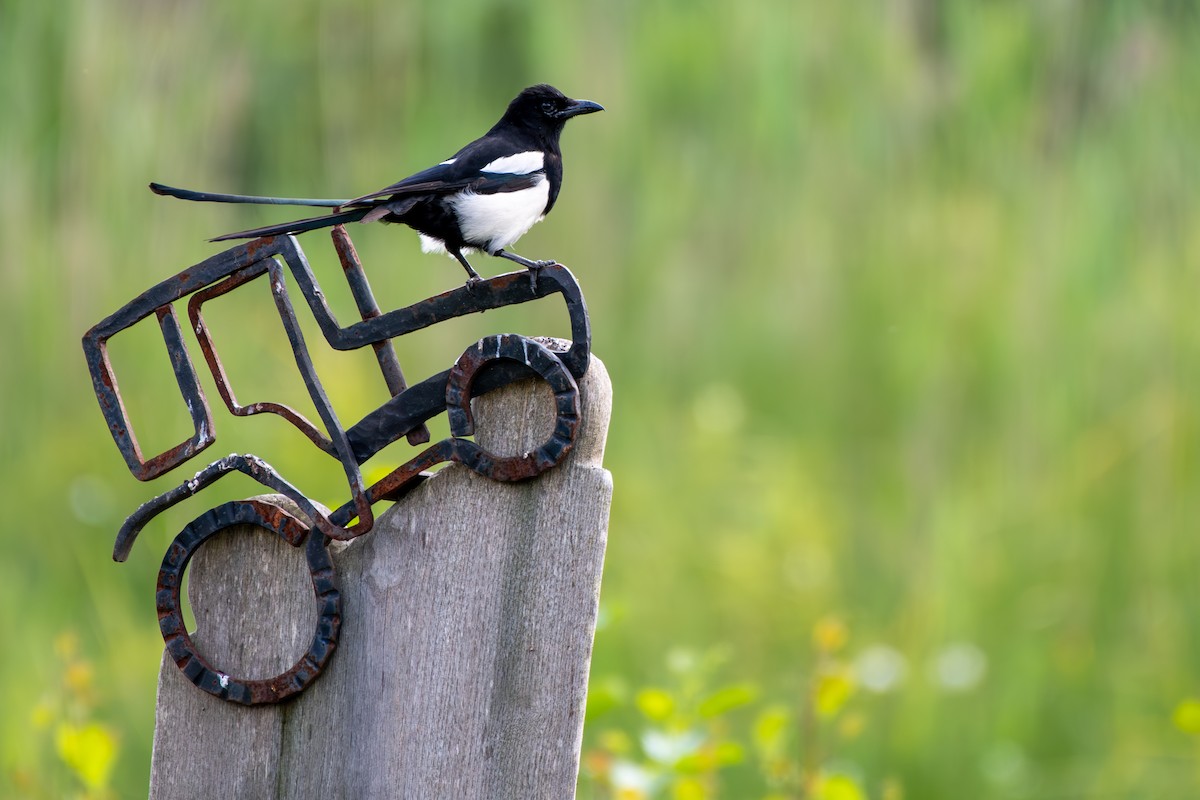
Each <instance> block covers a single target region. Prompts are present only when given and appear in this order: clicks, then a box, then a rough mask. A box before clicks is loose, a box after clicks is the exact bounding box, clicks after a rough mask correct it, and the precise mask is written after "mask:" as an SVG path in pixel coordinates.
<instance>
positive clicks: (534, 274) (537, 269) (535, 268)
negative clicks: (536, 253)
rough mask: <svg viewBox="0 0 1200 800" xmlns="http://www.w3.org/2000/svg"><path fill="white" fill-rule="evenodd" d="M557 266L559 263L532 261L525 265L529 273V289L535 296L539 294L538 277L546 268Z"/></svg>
mask: <svg viewBox="0 0 1200 800" xmlns="http://www.w3.org/2000/svg"><path fill="white" fill-rule="evenodd" d="M556 266H558V262H557V261H530V262H529V263H528V264H526V265H525V269H526V271H527V272H528V273H529V288H530V290H531V291H532V292H533V293H534V294H537V290H538V276H539V275H540V274H541V272H542V270H543V269H545V268H546V267H556Z"/></svg>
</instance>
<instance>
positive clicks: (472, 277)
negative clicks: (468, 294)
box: [449, 247, 483, 289]
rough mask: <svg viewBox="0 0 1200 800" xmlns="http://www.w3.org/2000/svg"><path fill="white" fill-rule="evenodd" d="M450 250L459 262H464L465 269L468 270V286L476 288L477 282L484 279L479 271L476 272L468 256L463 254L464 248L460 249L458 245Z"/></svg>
mask: <svg viewBox="0 0 1200 800" xmlns="http://www.w3.org/2000/svg"><path fill="white" fill-rule="evenodd" d="M449 250H450V255H452V256H454V257H455V258H457V259H458V263H460V264H462V265H463V269H465V270H466V271H467V288H468V289H472V288H474V286H475V284H477V283H479V282H480V281H481V280H483V279H482V278H480V277H479V273H478V272H476V271H475V269H474V268H473V267H472V266H471V264H470V262H469V261H467V257H466V256H464V255H463V254H462V250H459V249H458V248H457V247H453V248H449Z"/></svg>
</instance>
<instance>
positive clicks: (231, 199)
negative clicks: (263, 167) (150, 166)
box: [150, 183, 349, 208]
mask: <svg viewBox="0 0 1200 800" xmlns="http://www.w3.org/2000/svg"><path fill="white" fill-rule="evenodd" d="M150 191H152V192H154V193H155V194H161V195H163V196H164V197H178V198H179V199H180V200H195V201H197V202H201V203H257V204H259V205H269V206H320V207H323V208H338V207H339V206H344V205H346V203H347V202H349V201H348V200H335V199H330V198H316V197H259V196H257V195H251V194H218V193H216V192H197V191H195V190H193V189H177V188H176V187H174V186H165V185H163V184H161V183H152V184H150Z"/></svg>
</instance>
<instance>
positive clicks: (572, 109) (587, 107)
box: [556, 100, 604, 119]
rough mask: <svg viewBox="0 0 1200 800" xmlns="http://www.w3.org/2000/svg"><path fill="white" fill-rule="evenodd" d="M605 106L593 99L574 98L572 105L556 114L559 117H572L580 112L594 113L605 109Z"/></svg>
mask: <svg viewBox="0 0 1200 800" xmlns="http://www.w3.org/2000/svg"><path fill="white" fill-rule="evenodd" d="M603 110H604V106H602V105H600V104H599V103H593V102H592V101H591V100H572V101H571V105H569V106H567V107H566V108H564V109H563V110H562V111H559V112H558V114H557V115H556V116H557V117H558V118H559V119H570V118H571V117H578V116H579V115H580V114H594V113H596V112H597V111H603Z"/></svg>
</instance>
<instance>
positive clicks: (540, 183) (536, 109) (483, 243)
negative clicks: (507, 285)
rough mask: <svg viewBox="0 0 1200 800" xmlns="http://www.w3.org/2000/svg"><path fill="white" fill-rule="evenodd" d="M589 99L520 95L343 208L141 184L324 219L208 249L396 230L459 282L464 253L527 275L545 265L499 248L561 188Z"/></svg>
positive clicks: (336, 203) (543, 91) (538, 216)
mask: <svg viewBox="0 0 1200 800" xmlns="http://www.w3.org/2000/svg"><path fill="white" fill-rule="evenodd" d="M603 110H604V109H603V107H602V106H600V105H598V104H596V103H593V102H591V101H590V100H572V99H571V98H569V97H567V96H566V95H564V94H563V93H562V92H560V91H558V90H557V89H555V88H554V87H553V86H548V85H546V84H539V85H537V86H530V87H529V88H528V89H525V90H524V91H522V92H521V93H520V94H519V95H517V96H516V98H515V99H514V100H513V101H512V102H511V103H509V105H508V110H507V111H505V112H504V116H502V117H501V118H500V121H499V122H497V123H496V124H495V125H493V126H492V128H491V130H489V131H488V132H487V133H485V134H484V135H483V136H481V137H480V138H478V139H476V140H475V141H473V142H471V143H470V144H469V145H467V146H466V147H464V148H462V149H461V150H459V151H458V152H457V153H455V154H454V155H453V156H451V157H450V158H448V159H446V160H445V161H443V162H441V163H440V164H437V165H435V166H432V167H430V168H429V169H425V170H422V171H420V172H418V173H416V174H414V175H410V176H408V177H407V178H405V179H404V180H402V181H399V182H397V183H393V184H392V185H391V186H387V187H384V188H383V189H380V190H379V191H377V192H371V193H370V194H365V195H363V196H361V197H356V198H354V199H353V200H319V199H310V198H291V197H257V196H250V195H235V194H213V193H209V192H195V191H191V190H189V189H176V188H173V187H171V186H164V185H162V184H159V183H152V184H150V189H151V191H153V192H155V193H156V194H161V195H168V196H171V197H178V198H181V199H184V200H200V201H208V202H216V203H262V204H269V205H297V206H319V207H328V208H333V209H334V211H333V213H330V214H326V215H323V216H319V217H310V218H308V219H300V220H295V221H293V222H285V223H281V224H278V225H267V226H265V227H262V228H253V229H251V230H246V231H238V232H236V233H227V234H225V235H224V236H218V237H216V238H214V239H212V241H214V242H220V241H225V240H229V239H253V238H257V237H259V236H275V235H278V234H285V233H286V234H295V233H302V232H304V231H311V230H316V229H318V228H326V227H330V226H333V225H339V224H341V223H345V222H375V221H382V222H402V223H404V224H405V225H407V226H409V227H410V228H413V229H414V230H416V231H417V232H418V233H419V234H420V235H421V245H422V249H423V250H424V251H425V252H427V253H429V252H445V253H449V254H450V255H451V256H453V257H454V258H456V259H457V260H458V262H459V263H460V264H462V265H463V268H464V269H465V270H466V271H467V275H468V276H469V279H468V283H474V282H476V281H478V280H479V274H478V273H477V272H476V271H475V270H474V269H473V268H472V267H471V264H470V262H468V261H467V258H466V256H467V254H468V253H472V252H475V251H478V250H482V251H483V252H485V253H487V254H488V255H492V256H500V257H502V258H507V259H509V260H511V261H515V262H517V263H518V264H520V265H522V266H524V267H526V268H527V269H529V270H531V271H534V272H535V271H536V270H537V269H538V268H540V267H542V266H546V265H547V264H550V263H552V262H548V261H530V260H529V259H526V258H522V257H521V256H519V255H517V254H516V253H511V252H509V251H508V250H507V248H508V247H510V246H512V245H513V243H515V242H516V241H517V240H518V239H520V238H521V237H522V236H524V235H525V233H526V232H527V231H528V230H529V229H530V228H532V227H533V226H534V224H535V223H537V222H540V221H541V220H542V219H543V218H544V217H545V216H546V215H547V214H549V213H550V209H552V208H554V202H555V200H557V199H558V192H559V189H560V188H561V187H562V177H563V165H562V151H561V150H560V149H559V144H558V140H559V136H560V135H561V134H562V130H563V126H564V125H566V122H567V120H569V119H571V117H577V116H579V115H580V114H591V113H593V112H596V111H603Z"/></svg>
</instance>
